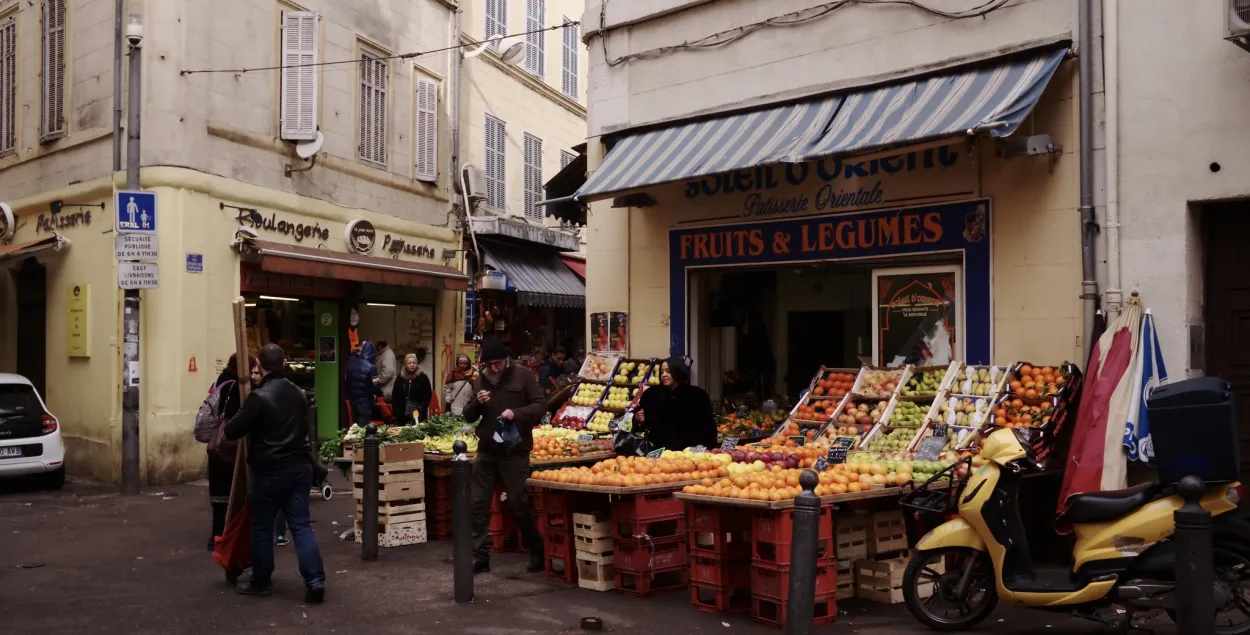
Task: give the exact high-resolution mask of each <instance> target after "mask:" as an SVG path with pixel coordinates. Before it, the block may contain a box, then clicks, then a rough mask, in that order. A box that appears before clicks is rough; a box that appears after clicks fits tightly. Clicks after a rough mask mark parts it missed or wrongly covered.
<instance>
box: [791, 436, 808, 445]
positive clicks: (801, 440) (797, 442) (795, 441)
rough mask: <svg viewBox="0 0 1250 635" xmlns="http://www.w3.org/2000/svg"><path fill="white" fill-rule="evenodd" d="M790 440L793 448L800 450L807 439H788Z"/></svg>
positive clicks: (798, 437)
mask: <svg viewBox="0 0 1250 635" xmlns="http://www.w3.org/2000/svg"><path fill="white" fill-rule="evenodd" d="M790 440H791V441H794V447H796V448H801V447H803V446H804V445H805V444H806V443H807V437H805V436H797V437H790Z"/></svg>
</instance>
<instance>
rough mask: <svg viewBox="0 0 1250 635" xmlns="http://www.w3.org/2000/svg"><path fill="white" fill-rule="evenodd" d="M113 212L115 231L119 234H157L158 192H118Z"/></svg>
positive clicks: (114, 200)
mask: <svg viewBox="0 0 1250 635" xmlns="http://www.w3.org/2000/svg"><path fill="white" fill-rule="evenodd" d="M113 210H114V212H113V229H116V230H117V232H118V233H120V234H138V233H143V234H155V233H156V192H144V191H140V190H118V191H117V196H116V198H114V199H113Z"/></svg>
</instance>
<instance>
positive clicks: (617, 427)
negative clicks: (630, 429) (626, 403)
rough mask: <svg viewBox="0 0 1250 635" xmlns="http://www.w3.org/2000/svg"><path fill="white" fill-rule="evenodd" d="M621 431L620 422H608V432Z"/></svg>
mask: <svg viewBox="0 0 1250 635" xmlns="http://www.w3.org/2000/svg"><path fill="white" fill-rule="evenodd" d="M620 429H621V420H620V419H613V420H611V421H609V422H608V432H616V431H617V430H620Z"/></svg>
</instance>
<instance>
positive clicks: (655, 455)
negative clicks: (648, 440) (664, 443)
mask: <svg viewBox="0 0 1250 635" xmlns="http://www.w3.org/2000/svg"><path fill="white" fill-rule="evenodd" d="M661 454H664V448H660V449H658V450H652V451H650V452H648V453H647V458H648V459H658V458H660V455H661Z"/></svg>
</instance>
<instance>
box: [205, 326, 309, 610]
mask: <svg viewBox="0 0 1250 635" xmlns="http://www.w3.org/2000/svg"><path fill="white" fill-rule="evenodd" d="M259 357H260V369H261V374H262V377H261V380H260V386H259V387H258V388H257V389H256V390H255V391H253V392H252V393H251V394H250V395H248V397H247V401H245V402H243V407H241V408H239V412H238V413H237V414H235V416H234V417H232V418H231V419H230V420H229V421H227V422H226V429H225V432H226V438H228V439H231V440H238V439H242V438H244V437H247V447H248V457H247V460H248V464H249V465H250V466H251V468H252V492H251V497H252V536H251V548H252V577H251V579H250V580H248V581H247V582H243V583H240V584H239V587H238V591H239V593H241V594H243V595H261V596H267V595H269V593H270V588H271V576H272V575H273V539H274V538H273V530H274V522H275V521H276V519H277V515H278V512H282V516H283V519H284V520H285V521H286V524H287V526H288V527H289V528H290V531H291V539H292V540H293V541H294V542H295V556H296V558H297V560H298V561H299V571H300V575H301V576H303V578H304V601H305V602H307V603H319V602H321V601H322V600H323V599H324V598H325V590H326V589H325V571H324V569H323V567H322V563H321V551H320V550H319V549H318V548H317V536H316V535H315V534H313V530H312V524H311V521H310V520H309V517H308V492H309V489H311V488H312V485H313V482H314V479H315V478H316V476H315V473H316V466H315V465H314V459H313V455H312V443H311V442H310V440H309V438H308V398H307V397H305V396H304V391H303V390H302V389H300V388H299V387H298V386H296V385H295V384H293V383H291V382H290V381H289V380H287V379H286V378H285V377H283V372H282V371H283V370H284V366H285V363H286V360H285V355H284V354H283V353H282V349H281V348H280V347H278V346H277V345H276V344H266V345H265V346H263V347H262V348H261V349H260V355H259Z"/></svg>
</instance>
